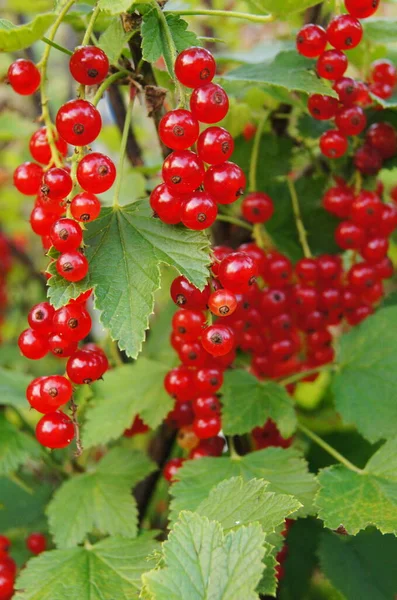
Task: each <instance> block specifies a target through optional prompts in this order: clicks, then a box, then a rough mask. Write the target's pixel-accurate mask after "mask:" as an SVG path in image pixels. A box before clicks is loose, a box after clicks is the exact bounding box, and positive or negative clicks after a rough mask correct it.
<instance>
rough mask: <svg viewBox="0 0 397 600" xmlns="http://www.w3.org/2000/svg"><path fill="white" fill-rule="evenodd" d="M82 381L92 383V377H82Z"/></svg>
mask: <svg viewBox="0 0 397 600" xmlns="http://www.w3.org/2000/svg"><path fill="white" fill-rule="evenodd" d="M83 383H92V379H83Z"/></svg>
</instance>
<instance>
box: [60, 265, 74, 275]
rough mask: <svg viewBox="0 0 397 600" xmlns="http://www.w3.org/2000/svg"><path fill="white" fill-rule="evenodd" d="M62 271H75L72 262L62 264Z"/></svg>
mask: <svg viewBox="0 0 397 600" xmlns="http://www.w3.org/2000/svg"><path fill="white" fill-rule="evenodd" d="M62 271H64V273H69V272H70V271H73V265H72V263H70V262H67V263H64V264H63V265H62Z"/></svg>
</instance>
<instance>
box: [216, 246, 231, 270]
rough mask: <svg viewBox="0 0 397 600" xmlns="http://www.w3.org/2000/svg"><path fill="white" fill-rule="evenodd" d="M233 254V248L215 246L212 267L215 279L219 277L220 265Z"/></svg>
mask: <svg viewBox="0 0 397 600" xmlns="http://www.w3.org/2000/svg"><path fill="white" fill-rule="evenodd" d="M232 252H233V248H230V247H229V246H214V248H213V249H212V253H213V262H212V265H211V269H212V272H213V274H214V275H215V277H217V276H218V273H219V264H220V262H221V261H222V260H223V259H224V258H225V256H227V255H228V254H231V253H232Z"/></svg>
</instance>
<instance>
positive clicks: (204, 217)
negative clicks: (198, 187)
mask: <svg viewBox="0 0 397 600" xmlns="http://www.w3.org/2000/svg"><path fill="white" fill-rule="evenodd" d="M217 214H218V207H217V205H216V202H215V201H214V200H213V199H212V198H211V196H210V195H209V194H208V193H207V192H193V194H192V195H191V196H189V197H188V198H187V199H186V200H184V201H183V203H182V212H181V221H182V223H183V224H184V225H185V227H188V228H189V229H194V230H196V231H201V230H202V229H208V227H211V225H212V224H213V223H214V222H215V219H216V216H217Z"/></svg>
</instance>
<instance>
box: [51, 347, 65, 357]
mask: <svg viewBox="0 0 397 600" xmlns="http://www.w3.org/2000/svg"><path fill="white" fill-rule="evenodd" d="M53 353H54V354H57V355H58V356H60V355H61V354H63V350H62V348H54V349H53Z"/></svg>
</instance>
